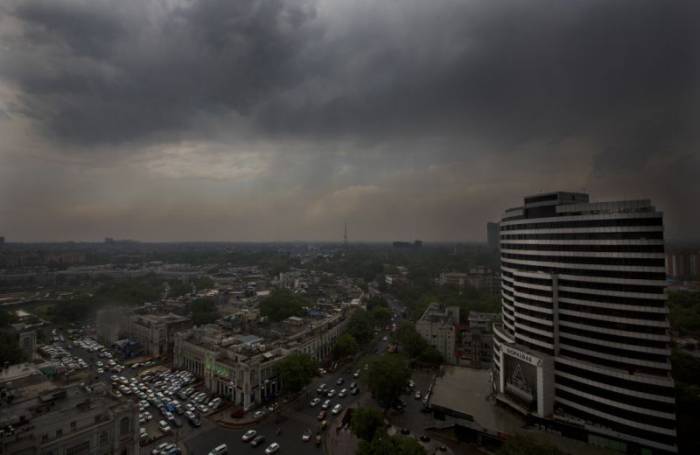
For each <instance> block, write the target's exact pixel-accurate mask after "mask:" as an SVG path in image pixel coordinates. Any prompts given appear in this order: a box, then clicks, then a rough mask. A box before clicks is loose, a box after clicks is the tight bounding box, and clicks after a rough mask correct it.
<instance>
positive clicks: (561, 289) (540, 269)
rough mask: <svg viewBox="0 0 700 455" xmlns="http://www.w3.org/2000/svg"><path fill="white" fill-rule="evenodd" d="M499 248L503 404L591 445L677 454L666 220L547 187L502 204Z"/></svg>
mask: <svg viewBox="0 0 700 455" xmlns="http://www.w3.org/2000/svg"><path fill="white" fill-rule="evenodd" d="M500 247H501V277H502V278H501V293H502V304H503V305H502V320H501V322H500V323H499V324H496V325H495V326H494V363H493V365H494V366H493V370H492V372H493V374H492V380H493V388H494V391H495V392H496V397H497V399H498V400H499V401H500V402H502V403H505V404H507V405H509V406H510V407H512V408H514V409H517V410H519V411H521V412H522V413H524V414H527V415H528V416H529V417H531V418H534V419H535V420H536V421H539V422H540V423H541V424H542V425H545V426H553V427H555V429H556V430H557V431H560V432H562V433H563V434H565V435H568V436H572V437H575V438H578V439H582V440H586V441H587V442H589V443H591V444H595V445H599V446H604V447H609V448H613V449H617V450H621V451H625V452H628V453H649V454H651V453H676V452H677V451H678V448H677V443H676V415H675V399H674V381H673V378H672V376H671V362H670V355H671V338H670V333H669V330H670V327H669V321H668V306H667V304H666V295H665V285H666V281H665V271H664V227H663V215H662V214H661V213H660V212H659V211H657V210H656V209H655V208H654V206H652V205H651V203H650V201H648V200H636V201H622V202H598V203H592V202H590V201H589V197H588V195H587V194H581V193H564V192H556V193H547V194H539V195H536V196H530V197H526V198H525V200H524V205H523V206H521V207H517V208H512V209H509V210H507V211H506V213H505V216H504V217H503V219H502V221H501V223H500Z"/></svg>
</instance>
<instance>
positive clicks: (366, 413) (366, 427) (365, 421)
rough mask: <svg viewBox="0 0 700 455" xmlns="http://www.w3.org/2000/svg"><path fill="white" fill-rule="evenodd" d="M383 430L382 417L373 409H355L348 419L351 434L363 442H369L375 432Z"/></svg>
mask: <svg viewBox="0 0 700 455" xmlns="http://www.w3.org/2000/svg"><path fill="white" fill-rule="evenodd" d="M382 428H384V416H383V415H382V413H381V412H379V411H377V410H376V409H373V408H357V409H355V410H354V412H353V413H352V418H351V419H350V429H351V430H352V432H353V434H355V436H357V437H358V438H360V439H363V440H365V441H371V440H372V439H373V438H374V435H375V434H376V433H377V431H379V430H381V429H382Z"/></svg>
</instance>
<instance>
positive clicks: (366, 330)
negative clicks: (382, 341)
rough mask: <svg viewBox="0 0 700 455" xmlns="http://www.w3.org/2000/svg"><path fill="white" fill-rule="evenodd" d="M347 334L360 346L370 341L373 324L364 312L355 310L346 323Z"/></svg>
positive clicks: (372, 333)
mask: <svg viewBox="0 0 700 455" xmlns="http://www.w3.org/2000/svg"><path fill="white" fill-rule="evenodd" d="M348 333H349V334H350V335H352V336H353V338H355V340H357V342H358V343H360V344H366V343H369V342H370V341H372V336H373V335H374V322H373V320H372V317H371V316H370V315H369V313H368V312H367V311H365V310H356V311H355V312H354V313H353V314H352V316H350V320H349V321H348Z"/></svg>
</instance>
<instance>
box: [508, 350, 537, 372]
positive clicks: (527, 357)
mask: <svg viewBox="0 0 700 455" xmlns="http://www.w3.org/2000/svg"><path fill="white" fill-rule="evenodd" d="M503 353H504V354H507V355H509V356H511V357H515V358H516V359H520V360H522V361H523V362H527V363H529V364H530V365H534V366H536V367H539V366H542V359H540V358H538V357H535V356H533V355H532V354H529V353H527V352H524V351H520V350H518V349H513V348H511V347H510V346H503Z"/></svg>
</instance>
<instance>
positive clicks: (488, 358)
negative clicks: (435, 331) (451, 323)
mask: <svg viewBox="0 0 700 455" xmlns="http://www.w3.org/2000/svg"><path fill="white" fill-rule="evenodd" d="M498 318H499V314H498V313H480V312H477V311H470V312H469V317H468V318H467V321H468V323H467V325H466V326H460V328H459V341H458V347H457V356H458V363H459V365H462V366H468V367H472V368H490V367H491V362H492V360H493V332H492V331H491V326H492V325H493V323H494V322H495V321H497V320H498Z"/></svg>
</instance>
